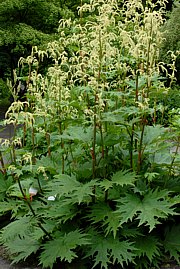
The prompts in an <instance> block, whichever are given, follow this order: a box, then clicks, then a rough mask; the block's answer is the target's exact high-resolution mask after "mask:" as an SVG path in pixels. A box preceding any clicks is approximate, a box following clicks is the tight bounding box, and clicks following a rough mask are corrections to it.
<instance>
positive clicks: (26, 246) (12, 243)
mask: <svg viewBox="0 0 180 269" xmlns="http://www.w3.org/2000/svg"><path fill="white" fill-rule="evenodd" d="M4 246H5V248H7V249H8V250H9V251H10V253H11V254H12V255H14V256H13V263H17V262H19V261H21V260H26V259H27V258H28V257H29V256H30V255H31V254H32V253H36V252H37V250H38V249H39V248H40V246H41V244H40V242H38V241H37V240H35V239H33V238H32V237H31V236H26V237H24V238H18V237H17V238H16V239H15V240H9V241H8V242H7V243H5V244H4Z"/></svg>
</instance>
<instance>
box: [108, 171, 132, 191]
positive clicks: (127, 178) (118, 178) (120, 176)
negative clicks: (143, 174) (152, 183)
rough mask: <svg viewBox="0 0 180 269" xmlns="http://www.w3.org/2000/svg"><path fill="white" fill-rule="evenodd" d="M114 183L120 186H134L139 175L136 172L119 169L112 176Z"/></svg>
mask: <svg viewBox="0 0 180 269" xmlns="http://www.w3.org/2000/svg"><path fill="white" fill-rule="evenodd" d="M111 180H112V183H114V184H116V185H120V186H122V187H123V186H124V185H131V186H134V182H135V181H136V180H137V175H136V174H135V173H134V172H129V171H126V170H125V171H118V172H116V173H115V174H114V175H113V176H112V179H111Z"/></svg>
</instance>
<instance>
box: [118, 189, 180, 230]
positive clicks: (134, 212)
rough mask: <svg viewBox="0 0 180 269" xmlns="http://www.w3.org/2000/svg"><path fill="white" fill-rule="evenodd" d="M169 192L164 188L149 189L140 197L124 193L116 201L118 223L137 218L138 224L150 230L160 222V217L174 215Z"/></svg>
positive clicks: (164, 217)
mask: <svg viewBox="0 0 180 269" xmlns="http://www.w3.org/2000/svg"><path fill="white" fill-rule="evenodd" d="M168 195H169V192H167V191H166V190H164V191H159V190H158V189H156V190H155V191H152V190H150V191H149V192H148V193H147V194H145V196H144V198H142V199H141V198H140V197H139V196H138V195H135V194H126V195H125V197H122V198H121V199H119V200H118V201H117V202H118V204H117V208H118V209H117V211H116V212H118V213H119V215H120V218H121V221H120V224H121V225H122V224H123V223H126V222H128V220H130V221H132V220H133V219H137V220H139V225H143V224H144V225H146V226H149V229H150V231H151V230H153V229H154V228H155V226H156V225H157V224H159V223H161V220H162V219H166V218H167V216H168V215H175V214H176V213H175V211H174V209H172V208H171V207H172V202H171V201H170V199H169V197H168Z"/></svg>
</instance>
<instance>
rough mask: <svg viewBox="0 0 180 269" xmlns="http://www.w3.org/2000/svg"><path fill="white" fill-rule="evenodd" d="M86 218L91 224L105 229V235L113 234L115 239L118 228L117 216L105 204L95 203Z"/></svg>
mask: <svg viewBox="0 0 180 269" xmlns="http://www.w3.org/2000/svg"><path fill="white" fill-rule="evenodd" d="M88 218H89V219H90V220H91V222H92V223H93V224H99V225H101V226H102V227H104V228H105V232H106V235H108V234H109V233H111V232H112V233H113V236H114V238H115V237H116V234H117V231H118V228H119V216H118V215H117V214H114V211H113V210H112V208H111V207H110V206H109V205H108V204H107V203H103V202H100V203H97V204H94V205H92V207H91V210H90V213H89V215H88Z"/></svg>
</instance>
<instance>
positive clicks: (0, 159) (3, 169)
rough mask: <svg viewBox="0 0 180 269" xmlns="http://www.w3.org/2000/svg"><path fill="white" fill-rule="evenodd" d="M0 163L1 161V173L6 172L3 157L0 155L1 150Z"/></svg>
mask: <svg viewBox="0 0 180 269" xmlns="http://www.w3.org/2000/svg"><path fill="white" fill-rule="evenodd" d="M0 163H1V166H2V171H3V174H6V168H5V164H4V159H3V155H2V152H1V150H0Z"/></svg>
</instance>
